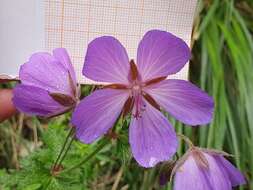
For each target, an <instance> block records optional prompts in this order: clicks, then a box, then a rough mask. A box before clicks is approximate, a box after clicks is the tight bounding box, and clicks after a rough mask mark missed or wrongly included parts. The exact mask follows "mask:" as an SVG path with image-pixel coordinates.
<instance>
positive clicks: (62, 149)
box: [53, 127, 74, 168]
mask: <svg viewBox="0 0 253 190" xmlns="http://www.w3.org/2000/svg"><path fill="white" fill-rule="evenodd" d="M73 132H74V128H73V127H71V129H70V130H69V133H68V135H67V137H66V139H65V141H64V143H63V146H62V148H61V151H60V153H59V154H58V156H57V159H56V160H55V162H54V165H53V168H55V167H56V166H57V163H58V161H59V160H60V158H61V156H62V154H63V151H64V150H65V147H66V145H67V142H68V140H69V138H70V137H71V135H72V134H73ZM65 154H66V153H65Z"/></svg>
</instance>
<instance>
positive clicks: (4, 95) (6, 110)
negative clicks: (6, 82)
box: [0, 89, 16, 122]
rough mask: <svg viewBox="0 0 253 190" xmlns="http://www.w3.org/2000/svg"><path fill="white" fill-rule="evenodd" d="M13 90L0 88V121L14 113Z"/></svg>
mask: <svg viewBox="0 0 253 190" xmlns="http://www.w3.org/2000/svg"><path fill="white" fill-rule="evenodd" d="M12 96H13V91H12V90H10V89H2V90H0V122H2V121H4V120H5V119H7V118H9V117H11V116H12V115H13V114H15V112H16V109H15V107H14V105H13V103H12Z"/></svg>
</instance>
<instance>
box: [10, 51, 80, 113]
mask: <svg viewBox="0 0 253 190" xmlns="http://www.w3.org/2000/svg"><path fill="white" fill-rule="evenodd" d="M19 78H20V80H21V84H19V85H17V86H16V87H15V89H14V97H13V102H14V105H15V106H16V107H17V109H18V110H20V111H22V112H24V113H27V114H30V115H39V116H46V117H51V116H54V115H58V114H61V113H64V112H66V111H67V110H69V109H71V108H73V107H74V106H75V104H76V102H77V97H78V96H79V94H78V90H77V81H76V76H75V72H74V68H73V66H72V65H71V61H70V58H69V55H68V53H67V51H66V50H65V49H64V48H58V49H55V50H54V51H53V55H51V54H49V53H35V54H33V55H32V56H31V57H30V59H29V61H28V62H27V63H25V64H23V65H22V66H21V68H20V71H19Z"/></svg>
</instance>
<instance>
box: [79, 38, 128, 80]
mask: <svg viewBox="0 0 253 190" xmlns="http://www.w3.org/2000/svg"><path fill="white" fill-rule="evenodd" d="M129 68H130V65H129V59H128V55H127V52H126V50H125V48H124V47H123V46H122V45H121V43H120V42H119V41H118V40H117V39H115V38H114V37H111V36H103V37H100V38H96V39H95V40H93V41H92V42H91V43H90V44H89V45H88V49H87V53H86V57H85V63H84V67H83V75H85V76H86V77H88V78H90V79H92V80H95V81H98V82H110V83H122V84H127V83H128V75H129Z"/></svg>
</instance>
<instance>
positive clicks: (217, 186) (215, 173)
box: [202, 153, 232, 190]
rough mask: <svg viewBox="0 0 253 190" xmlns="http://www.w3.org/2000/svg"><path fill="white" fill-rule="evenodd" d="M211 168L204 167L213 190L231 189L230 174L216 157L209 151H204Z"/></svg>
mask: <svg viewBox="0 0 253 190" xmlns="http://www.w3.org/2000/svg"><path fill="white" fill-rule="evenodd" d="M204 155H205V157H206V159H207V161H208V164H209V168H208V170H205V169H203V170H202V171H203V173H205V175H206V177H207V178H208V179H209V181H210V184H211V185H212V188H213V190H230V189H232V185H231V182H230V180H229V176H228V174H227V173H226V172H225V171H224V169H223V168H222V167H220V166H219V164H218V163H217V161H216V160H215V158H214V157H213V156H211V155H209V154H207V153H204ZM204 189H205V188H204Z"/></svg>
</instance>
